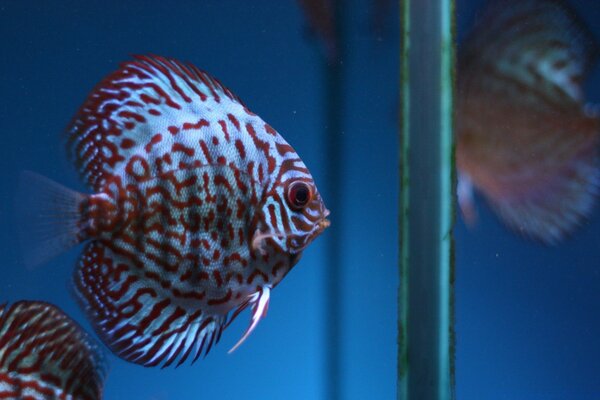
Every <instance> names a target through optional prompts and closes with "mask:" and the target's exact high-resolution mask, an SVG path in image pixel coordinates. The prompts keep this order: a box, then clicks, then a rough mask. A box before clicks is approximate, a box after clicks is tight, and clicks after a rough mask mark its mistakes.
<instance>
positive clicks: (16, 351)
mask: <svg viewBox="0 0 600 400" xmlns="http://www.w3.org/2000/svg"><path fill="white" fill-rule="evenodd" d="M104 376H105V364H104V360H103V358H102V356H101V354H100V352H99V349H98V347H97V346H96V345H95V344H94V343H93V342H92V341H91V340H90V338H89V337H88V336H87V334H85V332H83V331H82V330H81V329H80V328H79V326H78V325H77V324H76V323H75V322H73V321H72V320H71V319H70V318H69V317H67V316H66V315H65V314H64V313H63V312H62V311H60V310H59V309H58V308H56V307H55V306H52V305H50V304H46V303H41V302H34V301H20V302H17V303H14V304H12V305H3V306H0V399H28V400H59V399H60V400H97V399H101V398H102V388H103V385H104Z"/></svg>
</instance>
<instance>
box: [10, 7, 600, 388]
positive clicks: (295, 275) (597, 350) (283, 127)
mask: <svg viewBox="0 0 600 400" xmlns="http://www.w3.org/2000/svg"><path fill="white" fill-rule="evenodd" d="M369 3H370V2H367V1H361V0H351V1H348V2H345V4H346V5H347V7H346V12H347V13H348V24H347V26H348V31H349V42H348V45H347V47H346V51H347V57H346V58H345V60H344V66H345V68H346V86H345V88H346V89H345V90H346V92H345V104H344V105H343V115H344V133H343V135H341V138H340V141H339V146H340V149H341V151H342V154H343V163H342V169H341V171H339V174H337V175H336V174H335V172H334V171H329V170H327V169H326V168H325V166H326V165H327V163H326V160H327V157H328V155H327V154H326V153H325V151H324V149H325V143H326V141H327V140H329V139H328V137H327V136H326V132H327V129H326V125H327V122H326V116H325V115H324V113H325V104H324V100H323V99H324V89H325V85H324V82H323V68H322V64H321V59H320V56H319V53H318V51H317V50H316V47H315V43H314V41H311V40H310V37H309V36H310V35H307V29H306V23H305V21H304V18H303V15H302V13H301V11H300V9H299V8H298V6H297V4H296V2H295V1H291V0H286V1H268V0H260V1H254V2H246V1H241V0H240V1H234V0H224V1H217V0H210V1H201V2H198V1H191V0H187V1H186V0H184V1H179V2H177V3H176V4H175V3H168V2H159V1H144V2H142V1H130V2H116V1H113V2H110V1H102V2H100V1H86V2H80V1H74V0H70V1H68V0H67V1H61V2H54V3H51V2H42V1H38V2H35V1H29V2H27V1H24V2H16V1H0V34H1V36H0V38H1V40H0V50H1V54H2V56H3V57H2V58H1V59H0V94H1V96H0V132H1V134H2V139H3V142H2V145H1V146H0V160H1V161H0V166H1V167H2V169H1V170H0V174H2V178H3V179H2V186H1V188H0V257H1V260H2V263H1V265H0V268H1V269H0V270H1V271H2V277H1V278H0V301H16V300H19V299H40V300H46V301H51V302H53V303H55V304H57V305H59V306H60V307H61V308H63V309H64V310H65V311H66V312H67V313H69V314H70V315H71V316H73V318H75V319H76V320H77V321H79V322H80V323H81V324H82V325H83V326H84V327H85V328H86V329H89V325H88V324H87V322H86V320H85V317H84V316H83V314H82V313H81V311H80V309H79V307H78V306H77V305H76V304H75V301H74V299H73V296H72V295H71V293H70V289H69V279H70V275H71V271H72V269H73V266H74V263H75V260H76V257H77V254H78V249H73V250H71V251H70V252H67V253H65V254H64V255H62V256H61V257H59V258H56V259H55V260H53V261H51V262H49V263H48V264H47V265H45V266H44V267H41V268H38V269H34V270H32V271H28V270H26V269H25V268H24V267H23V266H22V263H21V261H20V256H19V251H18V246H17V241H16V238H15V234H14V229H15V224H18V220H15V218H14V216H13V213H12V201H13V195H14V191H15V186H16V182H17V176H18V174H19V171H21V170H25V169H27V170H34V171H38V172H41V173H43V174H45V175H47V176H49V177H50V178H52V179H55V180H57V181H59V182H61V183H63V184H65V185H67V186H69V187H72V188H76V189H79V190H83V186H82V184H81V183H80V182H78V180H77V178H76V175H75V172H74V168H73V166H72V165H70V164H69V163H68V162H67V161H66V159H65V153H64V149H63V142H62V141H61V136H60V134H61V132H63V130H64V127H65V126H66V125H67V123H68V121H69V120H70V118H71V117H72V116H73V114H74V113H75V111H76V110H77V108H78V107H79V105H80V104H81V102H82V101H83V100H84V98H85V96H86V95H87V93H88V91H89V90H90V89H91V88H92V87H93V86H94V85H95V84H96V83H97V82H98V81H99V80H100V79H101V78H102V77H103V76H104V75H106V74H107V73H108V72H110V71H112V70H114V68H115V67H116V65H117V63H118V62H120V61H123V60H126V59H127V58H128V57H129V55H130V54H135V53H148V52H151V53H156V54H161V55H166V56H172V57H177V58H180V59H183V60H188V61H190V62H193V63H194V64H196V65H197V66H199V67H200V68H203V69H205V70H207V71H209V72H210V73H212V74H213V75H215V76H216V77H217V78H219V79H220V80H221V81H222V82H224V83H225V84H226V85H227V86H228V87H230V88H231V89H232V90H233V91H234V92H235V93H236V94H238V95H239V96H240V97H241V98H242V99H243V100H244V101H245V102H246V103H247V104H248V106H249V107H250V109H252V110H253V111H255V112H256V113H258V114H259V115H261V116H262V117H263V118H264V119H265V120H266V121H267V122H269V123H270V124H271V125H273V126H274V127H275V128H276V129H278V130H279V131H280V132H281V133H282V134H283V135H284V137H285V138H286V139H287V140H288V141H289V142H290V143H291V144H292V145H293V146H294V147H295V148H296V150H297V151H298V153H299V154H300V155H301V157H302V158H303V159H304V161H305V162H306V164H307V165H308V166H309V168H310V169H311V171H312V173H313V175H314V176H315V178H316V181H317V184H318V185H319V187H320V189H321V191H323V192H324V194H325V201H326V202H327V200H328V198H327V192H328V189H327V187H328V183H331V184H333V182H334V180H336V181H337V182H339V183H340V185H341V189H342V194H343V196H342V202H341V204H337V205H336V207H335V208H334V207H332V206H331V205H329V204H328V205H329V206H330V208H331V209H332V216H331V219H332V223H333V225H332V227H331V228H330V229H331V230H333V229H335V227H336V223H337V225H338V226H340V227H342V228H341V230H340V231H338V234H339V235H340V238H341V240H342V243H343V252H342V254H340V255H339V261H340V263H341V266H342V268H341V273H340V276H339V282H340V287H341V293H342V298H341V306H340V309H339V310H338V312H336V313H334V314H332V315H330V314H329V313H328V310H326V309H325V308H324V307H325V304H326V299H327V296H328V292H327V288H326V287H325V286H324V277H325V274H326V271H327V267H328V265H327V262H328V257H329V254H328V250H329V247H328V237H327V235H328V233H327V232H326V233H325V234H324V235H323V237H321V238H319V239H318V240H317V241H315V242H314V243H313V244H312V245H311V246H310V248H309V249H308V250H307V251H306V252H305V254H304V257H303V259H302V260H301V262H300V264H299V265H298V266H297V267H296V268H295V270H294V271H293V272H292V273H291V274H290V275H289V276H288V277H287V278H286V279H285V280H284V281H283V283H282V284H281V285H280V286H278V288H277V289H276V290H275V291H274V292H273V298H272V303H271V307H270V309H269V315H268V317H267V318H266V319H265V320H264V321H262V322H261V325H260V326H259V328H258V329H257V331H256V332H255V333H254V334H253V335H252V337H251V338H250V339H249V340H248V341H247V342H246V343H245V344H244V345H243V346H242V347H241V348H240V349H239V350H238V351H237V352H236V353H235V354H233V355H227V354H226V351H227V349H229V347H230V346H231V345H232V344H233V343H235V341H236V340H237V338H238V337H239V335H240V334H241V333H242V331H243V329H244V328H245V325H246V323H247V318H248V315H247V314H243V315H242V316H241V317H240V318H239V319H238V321H237V322H236V323H235V324H234V325H233V326H231V327H230V328H228V330H227V331H226V332H225V333H224V337H223V339H222V341H221V343H220V344H219V345H218V346H216V347H215V348H214V349H213V350H212V351H211V353H210V354H209V356H208V357H207V358H206V359H204V360H201V361H200V362H198V363H197V364H195V365H193V366H190V365H184V366H182V367H180V368H178V369H172V368H170V369H166V370H160V369H147V368H143V367H139V366H136V365H133V364H128V363H126V362H123V361H120V360H119V359H117V358H116V357H114V356H112V355H109V356H108V360H109V363H110V370H109V375H108V377H107V380H106V390H105V398H106V399H153V400H167V399H231V398H245V399H259V398H260V399H325V398H326V397H325V395H324V393H325V392H326V391H325V390H326V387H327V385H328V384H330V383H331V382H330V380H331V377H329V376H327V373H326V369H325V366H326V365H327V363H326V359H325V357H326V355H327V354H328V352H327V349H328V343H327V342H326V341H325V332H326V328H327V324H328V323H330V322H331V321H333V320H335V319H337V320H338V321H339V322H340V323H341V328H342V329H341V337H340V339H339V345H340V350H341V359H340V363H341V366H342V368H341V376H340V379H339V382H338V384H339V385H340V387H341V394H342V397H343V398H344V399H356V400H363V399H392V398H394V397H395V376H396V372H395V358H396V354H395V351H396V327H397V325H396V288H397V284H398V281H397V254H398V252H397V241H398V236H397V196H398V180H399V179H398V170H397V165H398V161H397V143H398V142H397V117H398V116H397V111H396V110H397V105H398V94H397V88H398V50H397V45H398V40H397V37H396V36H397V32H398V26H397V24H398V21H397V18H396V17H395V16H397V14H394V15H393V16H392V17H391V18H390V19H389V20H390V22H388V23H389V24H390V25H389V26H388V31H387V34H386V35H383V36H381V37H374V36H373V35H372V34H371V33H370V31H369V23H368V22H369V21H368V16H367V15H366V14H367V11H368V9H369ZM483 3H484V2H483V1H479V0H458V2H457V11H458V15H457V23H458V34H459V39H461V38H462V37H464V34H465V32H466V30H467V29H468V27H469V26H470V25H471V24H472V22H473V20H474V19H475V18H476V13H477V11H478V10H480V9H481V7H482V5H483ZM572 3H573V4H574V5H575V7H576V8H577V9H578V10H579V11H580V13H581V14H582V17H583V19H584V20H585V21H586V22H587V23H588V25H589V26H590V27H591V28H592V30H593V32H594V33H595V35H596V36H597V37H598V38H600V22H598V21H600V6H598V5H596V4H595V2H592V1H585V0H578V1H573V2H572ZM394 12H395V10H394ZM586 90H587V93H588V99H589V100H590V101H595V102H600V67H598V66H596V67H595V69H594V71H593V73H592V76H591V78H590V81H589V82H588V84H587V86H586ZM422 178H423V179H427V177H422ZM478 212H479V223H478V225H477V226H476V227H475V229H473V230H468V229H466V228H465V226H464V225H463V224H462V222H461V220H460V218H459V219H458V221H457V226H456V230H455V233H456V253H457V264H456V265H457V267H456V268H457V281H456V296H457V297H456V299H457V303H456V328H457V335H458V339H457V359H456V361H457V364H456V367H457V373H456V377H457V398H458V399H461V400H462V399H486V400H487V399H492V400H493V399H544V400H546V399H583V400H586V399H597V398H600V379H598V377H599V376H600V361H599V360H600V344H599V341H598V338H599V337H600V322H599V315H600V265H599V261H598V259H599V257H600V250H599V247H600V246H599V244H600V213H599V212H598V210H596V212H595V213H594V214H593V216H592V218H591V219H590V221H589V223H587V224H586V225H585V226H584V227H583V228H582V229H580V230H579V231H578V232H577V233H576V234H575V235H574V236H573V237H571V238H570V239H569V240H567V241H566V242H565V243H563V244H561V245H560V246H558V247H555V248H548V247H544V246H541V245H538V244H535V243H531V242H527V241H524V240H523V239H521V238H519V237H518V236H515V235H513V234H511V233H509V232H507V231H506V230H505V228H504V227H503V226H502V225H501V224H500V223H499V222H498V221H497V220H496V218H495V217H494V216H493V215H492V214H491V212H490V211H489V209H488V208H487V207H486V206H485V205H484V204H483V202H481V201H479V202H478Z"/></svg>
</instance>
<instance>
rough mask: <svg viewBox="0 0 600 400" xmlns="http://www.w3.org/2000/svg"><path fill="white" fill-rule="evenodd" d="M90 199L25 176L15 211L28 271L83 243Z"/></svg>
mask: <svg viewBox="0 0 600 400" xmlns="http://www.w3.org/2000/svg"><path fill="white" fill-rule="evenodd" d="M86 197H87V196H86V195H84V194H82V193H78V192H75V191H73V190H71V189H68V188H66V187H64V186H62V185H60V184H58V183H56V182H54V181H51V180H50V179H48V178H45V177H43V176H41V175H39V174H36V173H34V172H30V171H24V172H22V173H21V176H20V179H19V186H18V188H17V194H16V197H15V211H16V215H17V226H18V229H17V230H18V235H19V241H20V244H21V250H22V251H21V253H22V254H23V261H24V263H25V265H26V266H27V267H28V268H33V267H36V266H38V265H41V264H43V263H45V262H47V261H48V260H50V259H52V258H54V257H56V256H57V255H59V254H60V253H62V252H64V251H66V250H68V249H69V248H71V247H72V246H74V245H76V244H77V243H79V242H80V241H81V239H80V219H81V213H80V210H81V203H82V202H83V201H84V200H85V199H86Z"/></svg>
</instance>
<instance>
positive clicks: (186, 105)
mask: <svg viewBox="0 0 600 400" xmlns="http://www.w3.org/2000/svg"><path fill="white" fill-rule="evenodd" d="M224 110H227V112H238V111H244V112H246V113H248V114H251V112H250V111H249V110H248V109H247V108H246V107H245V106H244V105H243V104H242V102H241V101H240V99H239V98H238V97H237V96H235V95H234V94H233V93H232V92H231V91H230V90H229V89H227V88H226V87H225V86H223V85H222V84H221V83H220V82H219V81H218V80H217V79H215V78H213V77H211V76H210V75H209V74H208V73H206V72H204V71H201V70H200V69H198V68H196V67H195V66H193V65H191V64H186V63H182V62H179V61H176V60H173V59H168V58H164V57H159V56H135V59H134V60H132V61H128V62H125V63H123V64H121V65H120V67H119V69H117V70H116V71H115V72H113V73H112V74H110V75H108V76H107V77H106V78H104V79H103V80H102V81H101V82H100V83H99V84H98V85H97V86H96V87H95V88H94V89H93V90H92V92H91V93H90V94H89V96H88V98H87V100H86V101H85V102H84V103H83V105H82V107H81V108H80V110H79V112H78V113H77V114H76V115H75V117H74V119H73V121H72V122H71V125H70V127H69V128H68V141H67V150H68V153H69V155H70V157H71V158H72V159H73V160H74V162H75V164H76V165H77V167H78V169H79V172H80V175H81V177H82V179H83V180H84V181H85V182H86V183H87V184H88V185H89V186H90V187H91V188H92V189H94V190H100V188H102V187H103V186H104V184H105V183H106V180H107V178H109V177H110V176H112V175H114V174H115V173H116V172H118V171H122V170H123V169H124V168H125V165H126V163H127V162H128V161H130V159H131V158H132V157H133V156H135V155H136V154H146V153H145V152H144V149H145V148H148V147H147V146H150V147H152V145H153V144H156V142H153V140H158V139H156V138H159V137H163V136H164V137H168V136H169V132H170V133H172V134H174V132H178V131H180V130H183V129H185V127H189V128H190V129H191V128H194V129H202V128H203V127H206V126H207V125H206V124H207V122H208V121H207V120H208V118H209V116H211V115H214V113H215V112H217V111H224ZM227 112H223V114H224V115H225V114H227ZM211 113H212V114H211ZM146 158H148V159H151V157H150V156H148V155H146Z"/></svg>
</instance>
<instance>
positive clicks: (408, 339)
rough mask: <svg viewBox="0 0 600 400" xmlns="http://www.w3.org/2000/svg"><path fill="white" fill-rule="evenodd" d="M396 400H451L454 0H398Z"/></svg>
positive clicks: (452, 384) (452, 335)
mask: <svg viewBox="0 0 600 400" xmlns="http://www.w3.org/2000/svg"><path fill="white" fill-rule="evenodd" d="M401 10H402V11H401V24H402V49H401V53H400V54H401V88H400V90H401V93H400V95H401V99H402V104H401V115H402V118H401V127H400V128H401V129H400V130H401V137H400V165H401V182H400V188H401V195H400V230H401V231H400V289H399V298H398V301H399V305H398V306H399V309H398V311H399V336H398V345H399V347H398V398H399V399H403V400H416V399H419V400H430V399H435V400H448V399H452V398H454V361H453V360H454V354H453V349H454V334H453V332H454V331H453V305H454V296H453V262H454V256H453V242H452V225H453V219H454V191H455V184H454V183H455V176H454V155H453V133H452V123H453V122H452V99H453V72H454V70H453V68H454V42H453V29H454V26H453V12H454V2H453V0H403V1H401Z"/></svg>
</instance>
